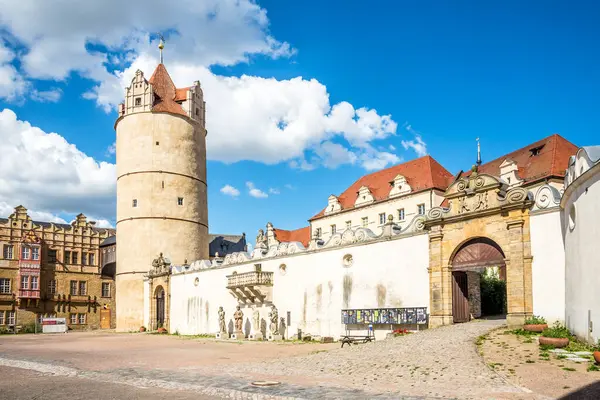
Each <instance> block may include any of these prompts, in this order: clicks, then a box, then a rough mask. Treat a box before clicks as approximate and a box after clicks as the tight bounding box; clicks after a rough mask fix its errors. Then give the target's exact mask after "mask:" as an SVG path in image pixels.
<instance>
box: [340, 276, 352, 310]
mask: <svg viewBox="0 0 600 400" xmlns="http://www.w3.org/2000/svg"><path fill="white" fill-rule="evenodd" d="M342 287H343V288H344V293H343V300H344V308H349V307H350V306H349V304H350V299H351V298H352V276H351V275H344V280H343V281H342Z"/></svg>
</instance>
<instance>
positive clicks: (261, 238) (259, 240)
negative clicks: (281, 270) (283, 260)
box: [255, 229, 267, 248]
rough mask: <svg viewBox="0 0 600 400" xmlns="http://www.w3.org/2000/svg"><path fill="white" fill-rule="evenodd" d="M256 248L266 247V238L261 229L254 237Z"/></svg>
mask: <svg viewBox="0 0 600 400" xmlns="http://www.w3.org/2000/svg"><path fill="white" fill-rule="evenodd" d="M255 247H256V248H259V247H264V248H266V247H267V237H266V236H265V231H263V230H262V229H259V230H258V235H256V245H255Z"/></svg>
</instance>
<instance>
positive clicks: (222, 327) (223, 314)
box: [219, 307, 227, 333]
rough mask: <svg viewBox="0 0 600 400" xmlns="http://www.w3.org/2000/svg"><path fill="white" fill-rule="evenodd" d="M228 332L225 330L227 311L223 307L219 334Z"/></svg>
mask: <svg viewBox="0 0 600 400" xmlns="http://www.w3.org/2000/svg"><path fill="white" fill-rule="evenodd" d="M225 332H227V330H226V328H225V311H224V310H223V307H219V333H225Z"/></svg>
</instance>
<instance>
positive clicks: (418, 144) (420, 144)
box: [402, 135, 427, 157]
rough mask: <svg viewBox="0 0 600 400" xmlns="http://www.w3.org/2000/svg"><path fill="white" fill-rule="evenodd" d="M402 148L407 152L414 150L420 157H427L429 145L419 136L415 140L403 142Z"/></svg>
mask: <svg viewBox="0 0 600 400" xmlns="http://www.w3.org/2000/svg"><path fill="white" fill-rule="evenodd" d="M402 146H403V147H404V149H405V150H408V149H409V148H412V149H413V150H414V151H415V153H417V155H418V156H419V157H422V156H424V155H427V144H426V143H425V142H424V141H423V139H422V138H421V136H419V135H416V136H415V140H408V141H407V140H403V141H402Z"/></svg>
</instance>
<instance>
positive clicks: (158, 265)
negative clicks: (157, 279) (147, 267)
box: [151, 253, 170, 274]
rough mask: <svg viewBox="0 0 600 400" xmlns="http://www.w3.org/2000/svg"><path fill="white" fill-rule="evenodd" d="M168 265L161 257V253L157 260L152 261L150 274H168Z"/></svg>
mask: <svg viewBox="0 0 600 400" xmlns="http://www.w3.org/2000/svg"><path fill="white" fill-rule="evenodd" d="M169 265H170V263H169V262H168V261H167V260H166V259H165V258H164V257H163V253H160V254H159V255H158V257H157V258H155V259H154V260H153V261H152V271H151V272H152V273H153V274H163V273H166V272H169Z"/></svg>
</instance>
